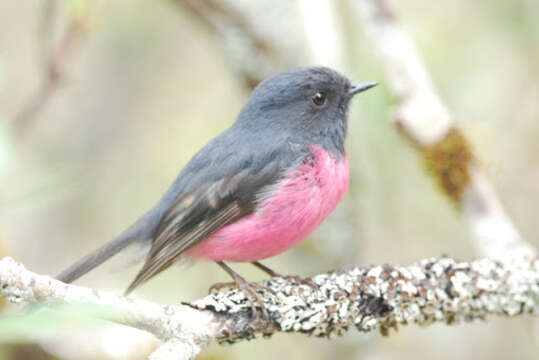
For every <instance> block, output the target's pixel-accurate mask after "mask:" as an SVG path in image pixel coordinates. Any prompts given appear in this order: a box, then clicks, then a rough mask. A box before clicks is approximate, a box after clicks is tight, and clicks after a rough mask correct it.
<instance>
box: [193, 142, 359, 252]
mask: <svg viewBox="0 0 539 360" xmlns="http://www.w3.org/2000/svg"><path fill="white" fill-rule="evenodd" d="M312 150H313V153H314V159H313V161H312V162H308V163H307V164H304V165H302V166H300V167H299V168H298V169H296V170H294V172H293V173H292V174H291V177H290V178H289V179H287V180H284V181H283V182H282V183H281V185H280V186H279V188H278V189H277V190H276V191H275V192H274V193H272V195H271V196H270V197H268V198H267V199H266V200H264V202H263V203H262V205H261V206H260V207H259V208H258V209H257V211H256V212H255V213H254V214H250V215H247V216H245V217H243V218H241V219H240V220H238V221H237V222H235V223H233V224H230V225H227V226H225V227H223V228H221V229H220V230H218V231H216V232H215V233H214V234H212V235H211V236H210V237H208V238H207V239H205V240H203V241H202V242H200V243H199V244H197V245H196V246H194V247H193V248H191V249H190V250H189V251H188V252H187V253H186V255H187V256H190V257H194V258H202V259H210V260H214V261H235V262H248V261H257V260H261V259H265V258H268V257H271V256H275V255H277V254H280V253H281V252H283V251H285V250H288V249H290V248H291V247H294V246H296V245H297V244H298V243H300V242H301V241H302V240H303V239H305V238H306V237H307V236H308V235H309V234H310V233H312V232H313V231H314V230H315V229H316V228H317V227H318V226H319V225H320V224H321V223H322V221H323V220H324V219H325V218H326V217H327V216H328V215H329V214H330V213H331V212H332V211H333V209H335V206H336V205H337V203H338V202H339V200H340V199H341V198H342V196H343V195H344V193H346V191H347V190H348V177H349V172H348V161H347V160H346V158H344V157H343V158H342V159H339V160H338V159H336V158H335V157H334V156H333V155H332V154H330V153H328V152H327V151H326V150H324V149H322V148H320V147H318V146H313V148H312Z"/></svg>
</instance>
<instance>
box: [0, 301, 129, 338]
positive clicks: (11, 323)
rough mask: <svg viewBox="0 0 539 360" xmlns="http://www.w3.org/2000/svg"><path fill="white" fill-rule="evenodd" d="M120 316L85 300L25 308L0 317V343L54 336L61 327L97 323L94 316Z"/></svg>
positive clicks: (120, 312)
mask: <svg viewBox="0 0 539 360" xmlns="http://www.w3.org/2000/svg"><path fill="white" fill-rule="evenodd" d="M121 316H122V311H121V310H119V309H113V308H110V307H104V306H97V305H93V304H85V303H78V304H73V305H69V306H67V305H52V306H50V305H49V306H47V307H35V308H28V309H26V310H25V311H24V312H22V313H16V314H9V315H3V316H0V343H23V342H31V341H32V340H35V338H36V337H43V336H45V337H46V336H51V337H52V336H55V335H57V331H58V328H59V327H61V326H67V325H78V326H91V325H96V324H99V323H100V321H99V320H96V318H100V319H107V320H115V319H116V320H118V319H119V318H120V317H121Z"/></svg>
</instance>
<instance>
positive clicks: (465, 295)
mask: <svg viewBox="0 0 539 360" xmlns="http://www.w3.org/2000/svg"><path fill="white" fill-rule="evenodd" d="M312 280H313V282H314V283H315V284H316V289H314V288H311V287H309V286H307V285H299V284H297V283H295V282H294V281H293V280H286V279H283V278H273V279H270V280H268V281H266V282H264V285H265V286H266V287H267V288H268V290H263V289H261V290H260V294H261V295H262V297H263V299H264V303H265V306H266V308H267V309H268V311H269V314H270V318H271V319H270V320H269V321H266V320H265V319H263V318H262V317H261V316H260V314H258V313H257V314H255V315H254V316H253V315H252V313H251V307H250V304H249V303H248V301H247V300H246V298H245V296H244V295H243V293H242V292H241V291H238V290H231V291H227V292H219V293H215V294H211V295H209V296H207V297H205V298H203V299H201V300H198V301H195V302H193V303H190V304H189V303H184V304H182V305H177V306H168V305H159V304H155V303H152V302H148V301H143V300H138V299H132V298H125V297H122V296H117V295H113V294H110V293H106V292H100V291H95V290H92V289H89V288H85V287H80V286H75V285H68V284H64V283H62V282H59V281H57V280H55V279H52V278H50V277H47V276H43V275H37V274H35V273H32V272H30V271H28V270H26V269H25V268H24V267H23V266H22V265H21V264H19V263H17V262H15V261H14V260H13V259H11V258H4V259H2V260H0V295H1V296H3V297H6V298H7V299H8V300H9V301H11V302H15V303H45V304H46V303H50V302H55V303H58V302H60V303H65V304H70V303H76V302H85V303H90V304H95V305H100V306H107V307H111V308H114V309H118V310H120V312H119V315H118V316H116V317H114V318H111V317H110V314H109V315H108V316H105V315H104V316H103V318H105V319H108V320H112V321H115V322H118V323H120V324H124V325H128V326H131V327H134V328H137V329H141V330H145V331H148V332H150V333H152V334H154V335H155V336H156V337H158V338H159V339H161V340H162V341H164V345H163V346H162V347H160V348H159V349H158V350H157V351H155V352H154V353H153V354H152V355H151V357H150V359H153V360H159V359H166V358H169V356H170V354H171V353H173V354H174V356H175V358H181V359H193V358H194V357H195V356H196V354H198V352H199V351H200V350H201V349H202V348H204V347H206V346H208V345H209V344H211V343H213V342H214V341H217V342H227V343H230V342H235V341H238V340H243V339H252V338H254V337H255V336H256V335H257V334H263V335H266V336H269V335H271V334H273V333H275V332H279V331H282V332H300V333H305V334H308V335H314V336H319V337H331V336H333V335H341V334H343V333H344V332H345V331H347V330H348V329H349V328H350V327H355V328H356V329H357V330H359V331H362V332H369V331H374V330H380V331H382V333H383V334H387V333H388V330H389V329H390V328H392V327H396V326H398V325H399V324H400V325H405V324H411V323H416V324H418V325H429V324H431V323H434V322H444V323H448V324H454V323H458V322H461V321H472V320H474V319H485V318H486V317H487V316H488V315H502V316H515V315H522V314H534V315H539V259H534V260H525V259H522V261H512V262H510V263H501V262H496V261H492V260H488V259H481V260H476V261H473V262H469V263H467V262H458V261H456V260H454V259H451V258H448V257H443V258H439V259H435V258H433V259H425V260H421V261H420V262H418V263H417V264H414V265H412V266H408V267H393V266H390V265H382V266H371V267H362V268H355V269H352V270H350V271H346V272H341V271H339V272H330V273H327V274H320V275H317V276H315V277H314V278H313V279H312ZM179 356H181V357H179Z"/></svg>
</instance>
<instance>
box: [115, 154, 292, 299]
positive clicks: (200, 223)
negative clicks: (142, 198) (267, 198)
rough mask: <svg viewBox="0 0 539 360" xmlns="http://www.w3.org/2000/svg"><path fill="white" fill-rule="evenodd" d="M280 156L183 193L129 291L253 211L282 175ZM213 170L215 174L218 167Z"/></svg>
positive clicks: (157, 234) (239, 169) (167, 213)
mask: <svg viewBox="0 0 539 360" xmlns="http://www.w3.org/2000/svg"><path fill="white" fill-rule="evenodd" d="M277 159H278V157H277ZM277 159H276V158H275V157H273V159H272V158H270V159H266V160H267V161H257V163H258V164H263V165H259V166H244V167H240V168H236V169H232V170H229V171H226V170H225V171H222V172H221V173H222V174H221V175H222V176H221V177H217V178H216V177H215V176H213V178H212V179H211V180H209V181H207V182H204V183H202V184H200V186H198V187H196V188H195V189H192V190H186V191H184V192H183V193H182V194H180V195H179V196H178V197H177V199H176V201H175V202H174V203H172V205H171V206H170V207H169V208H168V210H167V211H166V212H165V213H164V215H163V217H162V220H161V223H160V225H159V227H158V228H157V231H156V233H155V235H154V240H153V242H152V247H151V249H150V252H149V253H148V256H147V258H146V262H145V263H144V266H143V267H142V269H141V270H140V271H139V273H138V274H137V276H136V278H135V279H134V280H133V282H132V283H131V285H130V286H129V287H128V288H127V290H126V294H127V293H129V292H131V291H132V290H133V289H135V288H136V287H137V286H139V285H140V284H142V283H143V282H145V281H146V280H148V279H150V278H151V277H153V276H154V275H156V274H157V273H159V272H160V271H162V270H164V269H166V268H167V267H169V266H170V265H171V264H172V263H174V262H175V261H176V260H177V259H178V257H179V256H180V255H181V254H182V253H184V252H185V251H186V250H188V249H189V248H191V247H192V246H194V245H195V244H197V243H198V242H200V241H201V240H203V239H205V238H206V237H208V236H209V235H211V234H212V233H213V232H215V231H217V230H218V229H220V228H221V227H223V226H225V225H228V224H230V223H233V222H235V221H236V220H238V219H240V218H241V217H243V216H245V215H247V214H250V213H252V212H253V211H254V209H255V207H256V204H257V198H258V195H259V194H260V192H261V191H264V189H265V188H266V189H267V186H270V185H272V184H275V183H276V182H277V181H278V180H279V178H280V177H281V176H282V174H283V168H282V166H281V165H282V164H281V163H282V161H279V160H277ZM281 160H282V159H281ZM232 168H234V167H232ZM204 170H205V169H203V170H200V169H199V171H204ZM213 170H214V171H213V172H212V175H215V171H216V169H213ZM209 171H211V169H210V170H209ZM188 188H189V187H188Z"/></svg>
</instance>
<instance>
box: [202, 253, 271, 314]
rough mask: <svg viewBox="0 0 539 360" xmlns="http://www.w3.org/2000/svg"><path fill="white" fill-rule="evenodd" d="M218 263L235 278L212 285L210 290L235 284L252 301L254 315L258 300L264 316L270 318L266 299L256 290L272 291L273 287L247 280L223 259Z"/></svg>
mask: <svg viewBox="0 0 539 360" xmlns="http://www.w3.org/2000/svg"><path fill="white" fill-rule="evenodd" d="M217 265H219V266H220V267H221V268H223V270H224V271H226V272H227V273H228V275H230V277H231V278H232V279H233V280H234V282H233V283H217V284H214V285H212V286H211V287H210V292H211V291H212V290H220V289H222V288H224V287H230V286H235V287H237V288H238V289H240V290H242V291H243V293H244V294H245V296H247V299H248V300H249V301H250V303H251V310H252V312H253V315H254V314H255V313H256V306H255V302H256V303H258V305H259V306H260V308H261V309H262V316H264V318H265V319H266V320H269V315H268V311H267V309H266V306H265V305H264V301H263V300H262V297H261V296H260V294H258V293H257V292H256V289H264V290H269V291H271V289H268V288H267V287H266V286H263V285H260V284H256V283H249V282H247V280H245V279H244V278H243V277H241V276H240V275H239V274H238V273H236V272H235V271H234V270H232V269H231V268H230V267H229V266H228V265H227V264H225V263H224V262H222V261H217ZM271 292H273V291H271Z"/></svg>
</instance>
